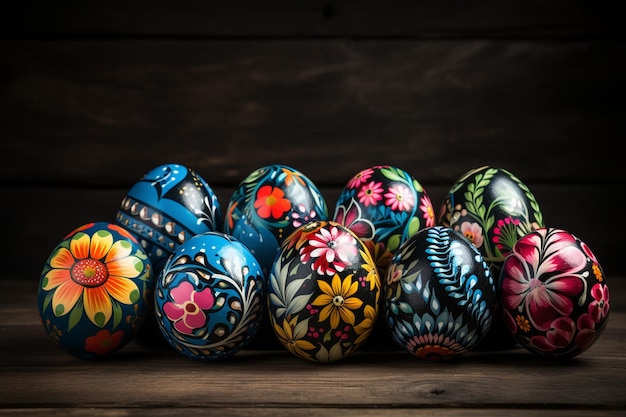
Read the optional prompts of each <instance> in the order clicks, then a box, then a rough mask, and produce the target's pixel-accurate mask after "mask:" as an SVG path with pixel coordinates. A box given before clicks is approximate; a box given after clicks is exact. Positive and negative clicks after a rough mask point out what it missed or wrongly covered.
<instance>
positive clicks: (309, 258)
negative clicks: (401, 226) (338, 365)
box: [267, 220, 381, 363]
mask: <svg viewBox="0 0 626 417" xmlns="http://www.w3.org/2000/svg"><path fill="white" fill-rule="evenodd" d="M380 286H381V283H380V277H379V275H378V270H377V268H376V264H375V263H374V260H373V259H372V257H371V255H370V253H369V251H368V249H367V247H366V246H365V245H364V244H363V242H361V240H360V239H358V238H357V236H356V235H355V234H354V233H353V232H352V231H351V230H350V229H348V228H346V227H345V226H342V225H341V224H339V223H336V222H334V221H330V220H328V221H319V222H309V223H307V224H306V225H303V226H300V227H299V228H298V229H296V230H295V231H294V232H293V233H292V234H291V235H289V236H288V237H287V238H286V239H285V240H284V241H283V243H282V245H281V248H280V252H279V253H278V255H277V256H276V258H275V261H274V264H273V267H272V270H271V272H270V275H269V279H268V291H267V292H268V306H269V318H270V324H271V326H272V329H273V330H274V333H275V335H276V337H277V338H278V340H279V341H280V342H281V343H282V345H283V346H284V347H285V348H286V349H287V350H288V351H289V352H291V353H292V354H294V355H295V356H297V357H299V358H301V359H304V360H308V361H312V362H321V363H330V362H336V361H338V360H341V359H343V358H345V357H347V356H349V355H351V354H352V353H353V352H355V351H356V350H357V349H358V348H359V347H360V346H362V345H363V343H364V342H365V341H366V340H367V339H368V337H369V336H370V334H371V333H372V330H373V328H374V324H375V323H376V321H377V317H378V313H379V300H380V295H381V288H380Z"/></svg>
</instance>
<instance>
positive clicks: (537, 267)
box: [500, 228, 610, 359]
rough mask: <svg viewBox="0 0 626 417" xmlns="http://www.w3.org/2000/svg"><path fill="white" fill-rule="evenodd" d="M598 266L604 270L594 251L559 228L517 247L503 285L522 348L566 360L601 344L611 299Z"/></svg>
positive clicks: (534, 235)
mask: <svg viewBox="0 0 626 417" xmlns="http://www.w3.org/2000/svg"><path fill="white" fill-rule="evenodd" d="M594 266H598V268H599V265H598V264H597V263H596V260H595V257H594V256H593V254H592V253H591V251H590V250H589V248H588V247H586V245H584V244H583V243H582V242H581V241H580V240H579V239H577V238H576V237H575V236H574V235H572V234H570V233H568V232H565V231H563V230H560V229H545V228H543V229H538V230H536V231H534V232H532V233H529V234H528V235H526V236H524V237H523V238H521V239H520V240H519V241H518V242H517V243H516V245H515V246H514V248H513V252H512V254H511V255H510V256H509V257H508V258H507V259H506V261H505V263H504V265H503V269H502V275H501V284H500V285H501V300H502V307H503V310H504V311H503V313H504V319H505V323H506V325H507V327H508V328H509V329H510V330H511V332H512V334H513V335H514V336H515V338H516V339H517V340H518V342H520V344H522V345H523V346H524V347H526V348H527V349H528V350H530V351H531V352H534V353H539V354H541V355H543V356H546V357H550V358H558V359H562V358H571V357H574V356H576V355H578V354H580V353H581V352H583V351H584V350H585V349H587V348H588V347H589V346H591V345H592V344H593V342H594V341H595V340H597V338H598V337H599V336H600V334H601V333H602V332H603V331H604V328H605V326H606V322H607V318H608V315H609V310H610V297H609V288H608V287H607V285H606V283H605V282H604V279H602V280H598V274H596V273H595V272H594V269H593V267H594ZM599 275H600V276H602V271H601V269H600V270H599Z"/></svg>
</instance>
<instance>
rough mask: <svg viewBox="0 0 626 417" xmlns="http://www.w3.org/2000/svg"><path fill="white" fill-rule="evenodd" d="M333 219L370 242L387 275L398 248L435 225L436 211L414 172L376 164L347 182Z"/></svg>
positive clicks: (374, 254)
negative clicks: (418, 233)
mask: <svg viewBox="0 0 626 417" xmlns="http://www.w3.org/2000/svg"><path fill="white" fill-rule="evenodd" d="M332 219H333V220H334V221H336V222H338V223H341V224H342V225H344V226H346V227H348V228H349V229H350V230H352V231H353V232H354V233H355V234H356V235H357V236H358V237H359V238H360V239H361V240H362V241H363V242H364V243H365V244H366V245H367V247H368V248H369V249H370V253H371V254H372V256H373V257H374V261H375V262H376V265H377V267H378V271H379V273H380V274H381V276H384V274H385V270H386V268H387V266H388V265H389V262H390V261H391V258H392V256H393V253H394V252H395V251H396V250H397V249H398V247H399V246H400V245H401V244H402V243H403V242H404V241H405V240H406V239H408V238H409V237H410V236H413V235H414V234H415V233H417V232H418V231H419V230H421V229H423V228H425V227H431V226H434V225H435V211H434V209H433V205H432V202H431V200H430V197H429V196H428V194H427V193H426V191H425V190H424V187H423V186H422V184H420V182H419V181H417V180H416V179H415V178H414V177H413V176H412V175H411V174H409V173H408V172H407V171H405V170H403V169H400V168H398V167H394V166H390V165H375V166H372V167H369V168H366V169H363V170H361V171H359V172H358V173H357V174H356V175H354V176H353V177H352V178H351V179H350V181H348V183H347V184H346V185H345V187H344V188H343V190H342V192H341V194H340V195H339V198H338V199H337V203H336V205H335V211H334V214H333V218H332Z"/></svg>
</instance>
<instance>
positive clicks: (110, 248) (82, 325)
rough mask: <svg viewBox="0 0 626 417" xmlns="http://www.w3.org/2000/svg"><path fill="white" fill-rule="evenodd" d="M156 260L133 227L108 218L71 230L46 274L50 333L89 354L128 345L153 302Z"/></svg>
mask: <svg viewBox="0 0 626 417" xmlns="http://www.w3.org/2000/svg"><path fill="white" fill-rule="evenodd" d="M152 288H153V274H152V267H151V263H150V259H149V258H148V256H147V254H146V253H145V252H144V250H143V249H142V247H141V246H140V245H139V242H137V240H136V239H135V237H134V236H133V235H132V234H130V233H129V232H128V231H127V230H125V229H124V228H122V227H119V226H118V225H116V224H112V223H108V222H94V223H88V224H85V225H83V226H81V227H78V228H76V229H74V230H73V231H72V232H70V233H69V234H68V235H67V236H66V237H65V238H64V239H63V240H62V241H61V242H60V243H59V244H58V245H57V246H56V247H55V248H54V250H53V251H52V253H51V254H50V257H49V258H48V260H47V261H46V264H45V266H44V268H43V271H42V273H41V278H40V280H39V286H38V289H37V307H38V311H39V315H40V318H41V321H42V323H43V326H44V329H45V331H46V333H47V334H48V336H49V337H50V338H51V339H52V340H53V341H54V342H55V343H56V344H57V345H59V346H60V347H61V348H63V349H64V350H66V351H67V352H69V353H71V354H73V355H75V356H78V357H80V358H84V359H95V358H100V357H105V356H109V355H110V354H112V353H114V352H116V351H117V350H119V349H121V348H122V347H124V346H125V345H126V344H127V343H128V342H129V341H130V340H131V339H132V338H133V336H134V335H135V333H136V332H137V330H138V329H139V328H140V327H141V324H142V322H143V319H144V317H145V315H146V314H147V312H148V311H149V309H150V308H151V307H152Z"/></svg>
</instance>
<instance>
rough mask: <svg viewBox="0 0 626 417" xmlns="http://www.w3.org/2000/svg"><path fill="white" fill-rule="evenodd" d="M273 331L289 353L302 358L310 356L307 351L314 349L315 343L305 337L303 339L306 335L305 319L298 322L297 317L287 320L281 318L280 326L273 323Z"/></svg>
mask: <svg viewBox="0 0 626 417" xmlns="http://www.w3.org/2000/svg"><path fill="white" fill-rule="evenodd" d="M274 332H275V333H276V336H277V337H278V339H279V340H280V342H281V343H282V344H283V345H284V346H286V347H287V350H289V351H290V352H291V353H293V354H294V355H296V356H300V357H303V358H310V354H309V353H308V352H307V351H310V350H313V349H315V345H314V344H313V343H311V342H309V341H308V340H307V339H303V337H304V336H306V335H307V321H301V322H298V317H293V318H292V319H291V320H289V321H288V320H287V319H283V321H282V326H281V325H278V324H277V323H274Z"/></svg>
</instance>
